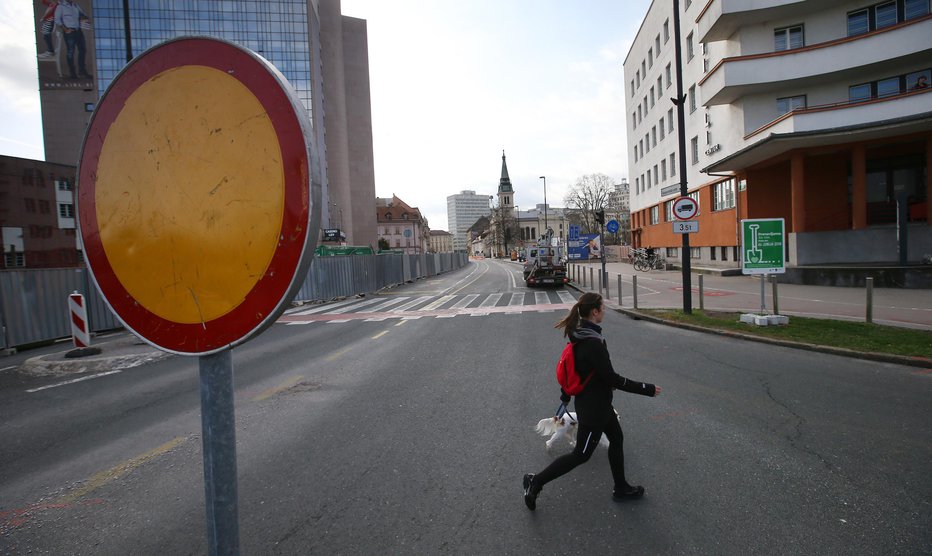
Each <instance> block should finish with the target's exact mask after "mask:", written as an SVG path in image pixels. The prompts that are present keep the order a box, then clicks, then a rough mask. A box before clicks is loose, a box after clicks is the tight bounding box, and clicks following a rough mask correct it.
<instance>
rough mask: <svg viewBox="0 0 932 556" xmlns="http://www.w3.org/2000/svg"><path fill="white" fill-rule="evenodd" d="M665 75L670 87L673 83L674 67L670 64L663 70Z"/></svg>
mask: <svg viewBox="0 0 932 556" xmlns="http://www.w3.org/2000/svg"><path fill="white" fill-rule="evenodd" d="M663 74H664V76H665V77H666V78H667V88H668V89H669V88H670V85H672V84H673V69H672V68H671V67H670V64H667V68H666V69H665V70H663Z"/></svg>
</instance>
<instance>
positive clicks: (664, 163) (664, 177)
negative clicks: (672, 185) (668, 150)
mask: <svg viewBox="0 0 932 556" xmlns="http://www.w3.org/2000/svg"><path fill="white" fill-rule="evenodd" d="M660 179H661V180H662V181H667V159H666V158H664V159H663V160H661V161H660Z"/></svg>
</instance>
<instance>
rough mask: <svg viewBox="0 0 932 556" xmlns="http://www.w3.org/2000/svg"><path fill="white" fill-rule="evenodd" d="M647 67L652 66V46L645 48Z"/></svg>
mask: <svg viewBox="0 0 932 556" xmlns="http://www.w3.org/2000/svg"><path fill="white" fill-rule="evenodd" d="M647 67H649V68H652V67H654V49H653V48H648V49H647Z"/></svg>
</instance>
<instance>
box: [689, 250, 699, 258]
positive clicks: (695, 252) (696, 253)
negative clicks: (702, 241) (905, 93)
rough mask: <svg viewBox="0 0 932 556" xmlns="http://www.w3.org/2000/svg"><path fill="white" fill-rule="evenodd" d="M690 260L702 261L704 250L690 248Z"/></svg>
mask: <svg viewBox="0 0 932 556" xmlns="http://www.w3.org/2000/svg"><path fill="white" fill-rule="evenodd" d="M689 258H690V259H701V258H702V250H701V249H700V248H699V247H690V248H689Z"/></svg>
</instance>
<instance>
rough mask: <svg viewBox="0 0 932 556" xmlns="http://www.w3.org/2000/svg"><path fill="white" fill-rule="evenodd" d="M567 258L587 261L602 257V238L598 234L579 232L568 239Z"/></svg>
mask: <svg viewBox="0 0 932 556" xmlns="http://www.w3.org/2000/svg"><path fill="white" fill-rule="evenodd" d="M567 243H568V251H569V259H570V260H571V261H588V260H590V259H601V258H602V238H601V237H600V236H599V234H579V235H578V236H577V237H576V238H575V239H573V238H570V239H569V240H568V242H567Z"/></svg>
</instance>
